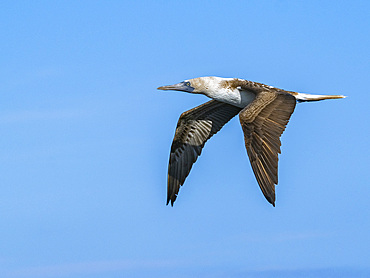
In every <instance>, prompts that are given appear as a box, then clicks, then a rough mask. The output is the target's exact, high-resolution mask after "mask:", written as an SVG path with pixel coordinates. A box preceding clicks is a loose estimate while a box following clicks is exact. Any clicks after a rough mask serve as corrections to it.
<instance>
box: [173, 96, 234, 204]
mask: <svg viewBox="0 0 370 278" xmlns="http://www.w3.org/2000/svg"><path fill="white" fill-rule="evenodd" d="M240 110H241V108H239V107H236V106H233V105H230V104H226V103H222V102H219V101H216V100H211V101H208V102H206V103H204V104H202V105H200V106H197V107H195V108H193V109H191V110H189V111H186V112H184V113H182V114H181V116H180V119H179V121H178V122H177V127H176V132H175V137H174V139H173V142H172V146H171V153H170V162H169V165H168V180H167V205H168V203H169V202H170V201H171V205H173V203H174V202H175V200H176V197H177V194H178V192H179V189H180V186H181V185H183V184H184V181H185V179H186V177H187V176H188V174H189V172H190V169H191V167H192V166H193V164H194V162H195V161H196V160H197V158H198V156H199V155H200V154H201V152H202V148H203V147H204V144H205V143H206V141H207V140H208V139H209V138H211V137H212V136H213V135H214V134H215V133H217V132H218V131H219V130H220V129H221V128H222V127H223V126H224V125H225V124H226V123H227V122H228V121H229V120H231V119H232V118H233V117H234V116H236V115H237V114H238V113H239V112H240Z"/></svg>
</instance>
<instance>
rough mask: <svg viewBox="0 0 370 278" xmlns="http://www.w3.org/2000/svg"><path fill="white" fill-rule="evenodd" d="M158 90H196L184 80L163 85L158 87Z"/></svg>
mask: <svg viewBox="0 0 370 278" xmlns="http://www.w3.org/2000/svg"><path fill="white" fill-rule="evenodd" d="M157 89H158V90H163V91H168V90H172V91H183V92H192V91H193V90H194V88H193V87H190V86H186V85H185V83H184V82H181V83H177V84H174V85H167V86H161V87H158V88H157Z"/></svg>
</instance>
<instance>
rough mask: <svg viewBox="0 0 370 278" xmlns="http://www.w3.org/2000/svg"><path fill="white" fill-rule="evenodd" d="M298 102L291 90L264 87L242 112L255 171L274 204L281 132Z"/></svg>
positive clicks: (244, 130)
mask: <svg viewBox="0 0 370 278" xmlns="http://www.w3.org/2000/svg"><path fill="white" fill-rule="evenodd" d="M295 105H296V99H295V97H294V96H292V95H290V94H288V93H283V92H271V91H262V92H260V93H257V96H256V98H255V99H254V101H253V102H251V103H250V104H249V105H248V106H246V107H245V108H244V109H243V110H242V111H241V112H240V113H239V119H240V124H241V125H242V128H243V132H244V140H245V147H246V149H247V153H248V156H249V160H250V162H251V165H252V169H253V172H254V174H255V176H256V179H257V182H258V184H259V186H260V188H261V190H262V192H263V195H265V197H266V199H267V200H268V201H269V202H270V203H271V204H272V205H273V206H275V184H277V183H278V154H279V153H280V146H281V142H280V136H281V134H282V133H283V131H284V130H285V127H286V125H287V123H288V122H289V118H290V116H291V115H292V113H293V111H294V108H295Z"/></svg>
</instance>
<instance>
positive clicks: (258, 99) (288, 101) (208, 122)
mask: <svg viewBox="0 0 370 278" xmlns="http://www.w3.org/2000/svg"><path fill="white" fill-rule="evenodd" d="M158 89H160V90H177V91H185V92H189V93H195V94H204V95H206V96H208V97H210V98H212V99H213V100H211V101H208V102H206V103H204V104H202V105H200V106H198V107H195V108H193V109H191V110H189V111H186V112H184V113H183V114H181V116H180V119H179V121H178V123H177V127H176V132H175V137H174V139H173V142H172V146H171V153H170V161H169V165H168V182H167V204H168V203H169V202H170V201H171V205H173V203H174V201H175V200H176V197H177V194H178V192H179V189H180V186H181V185H183V184H184V182H185V179H186V177H187V176H188V175H189V172H190V170H191V168H192V166H193V164H194V162H195V161H196V160H197V158H198V156H199V155H200V154H201V152H202V149H203V147H204V145H205V143H206V141H207V140H208V139H210V138H211V137H212V136H213V135H214V134H216V133H217V132H218V131H219V130H220V129H221V128H222V127H223V126H224V125H225V124H226V123H227V122H228V121H229V120H230V119H232V118H233V117H234V116H236V115H237V114H239V120H240V124H241V126H242V129H243V133H244V140H245V147H246V149H247V153H248V157H249V160H250V162H251V166H252V169H253V172H254V174H255V176H256V179H257V182H258V184H259V186H260V188H261V190H262V193H263V194H264V196H265V197H266V199H267V200H268V201H269V202H270V203H271V204H272V205H274V206H275V185H276V184H277V183H278V154H279V153H280V152H281V151H280V146H281V142H280V136H281V134H282V133H283V132H284V130H285V127H286V125H287V124H288V122H289V119H290V116H291V115H292V113H293V111H294V108H295V105H296V101H317V100H323V99H335V98H343V97H344V96H329V95H310V94H302V93H297V92H291V91H285V90H282V89H278V88H275V87H272V86H268V85H265V84H262V83H257V82H252V81H248V80H244V79H238V78H219V77H200V78H194V79H190V80H186V81H184V82H181V83H178V84H175V85H170V86H162V87H159V88H158Z"/></svg>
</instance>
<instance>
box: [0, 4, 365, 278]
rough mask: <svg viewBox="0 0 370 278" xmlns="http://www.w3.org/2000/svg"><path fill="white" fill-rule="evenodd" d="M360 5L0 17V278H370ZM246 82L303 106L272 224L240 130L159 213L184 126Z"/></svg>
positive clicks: (289, 139)
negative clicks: (187, 86)
mask: <svg viewBox="0 0 370 278" xmlns="http://www.w3.org/2000/svg"><path fill="white" fill-rule="evenodd" d="M369 11H370V3H369V2H368V1H336V2H335V3H334V2H332V1H305V2H304V3H303V1H186V2H184V1H2V3H1V4H0V22H1V28H0V35H1V40H2V43H1V58H0V59H1V63H0V73H1V74H0V79H1V85H0V88H1V89H0V92H1V100H2V101H1V102H0V130H1V134H2V136H1V137H0V146H1V148H0V173H1V174H0V184H1V194H0V223H1V228H0V273H2V277H17V278H18V277H31V278H32V277H149V276H150V277H163V276H164V275H167V276H168V275H171V276H172V275H176V277H320V276H321V277H328V276H330V275H332V276H333V277H334V276H335V277H349V276H351V277H365V276H368V275H370V263H369V256H370V252H369V250H370V240H369V233H370V205H369V202H368V200H369V197H370V186H369V178H368V172H369V169H370V168H369V166H370V163H369V157H370V151H369V135H370V125H369V118H370V117H369V116H370V115H369V109H368V103H369V101H370V97H369V95H370V93H369V92H368V91H369V90H368V89H367V87H368V82H369V76H370V64H369V49H370V37H369V31H370V27H369V26H370V12H369ZM210 75H214V76H221V77H239V78H245V79H248V80H253V81H258V82H262V83H266V84H268V85H273V86H276V87H280V88H284V89H287V90H293V91H299V92H308V93H316V94H344V95H347V96H348V98H346V99H344V100H333V101H324V102H317V103H303V104H299V105H297V108H296V110H295V112H294V114H293V116H292V118H291V121H290V122H289V124H288V127H287V129H286V131H285V133H284V134H283V136H282V144H283V145H282V155H281V156H280V162H279V185H278V186H277V201H276V207H275V208H273V207H272V206H271V205H270V204H269V203H268V202H267V201H266V200H265V199H264V197H263V195H262V193H261V192H260V189H259V187H258V185H257V183H256V181H255V178H254V176H253V173H252V170H251V168H250V165H249V160H248V158H247V156H246V151H245V149H244V142H243V134H242V131H241V127H240V125H239V122H238V119H237V118H235V119H233V120H232V121H231V122H230V123H228V124H227V125H226V126H225V127H224V128H223V129H222V130H221V132H220V133H219V134H217V135H216V136H214V137H213V138H212V140H210V141H209V142H208V143H207V144H206V146H205V149H204V151H203V153H202V155H201V156H200V158H199V159H198V161H197V162H196V164H195V167H194V168H193V169H192V171H191V173H190V175H189V177H188V178H187V180H186V182H185V185H184V186H183V187H182V188H181V190H180V194H179V197H178V199H177V201H176V203H175V205H174V207H169V206H166V205H165V202H166V178H167V163H168V156H169V149H170V145H171V142H172V138H173V135H174V130H175V126H176V123H177V120H178V117H179V115H180V114H181V113H182V112H184V111H186V110H188V109H190V108H193V107H195V106H197V105H199V104H201V103H203V102H205V101H207V99H206V97H204V96H200V95H189V94H185V93H181V92H171V91H166V92H163V91H157V90H156V88H157V87H158V86H161V85H166V84H173V83H177V82H180V81H182V80H184V79H189V78H194V77H199V76H210Z"/></svg>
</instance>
